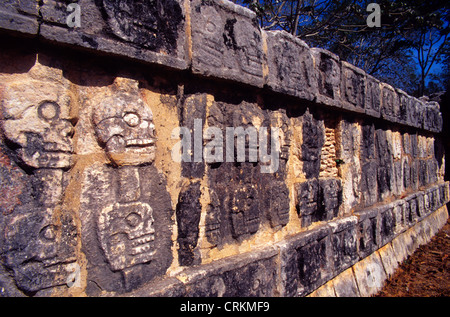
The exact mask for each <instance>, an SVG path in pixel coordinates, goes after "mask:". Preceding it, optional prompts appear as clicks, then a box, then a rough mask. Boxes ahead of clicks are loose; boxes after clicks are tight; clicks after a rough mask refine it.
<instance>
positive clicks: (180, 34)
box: [39, 0, 188, 69]
mask: <svg viewBox="0 0 450 317" xmlns="http://www.w3.org/2000/svg"><path fill="white" fill-rule="evenodd" d="M76 3H78V4H79V5H80V13H81V18H80V20H81V21H80V27H74V28H71V27H69V26H68V25H67V23H66V19H67V16H68V15H69V14H70V12H68V11H67V5H68V3H67V2H65V1H57V0H45V1H43V2H42V6H41V8H40V11H41V13H42V24H41V26H40V33H39V34H40V36H42V37H43V38H45V39H47V40H50V41H54V42H58V43H63V44H69V45H74V46H77V47H82V48H88V49H91V50H96V51H100V52H104V53H109V54H113V55H120V56H125V57H127V58H132V59H136V60H140V61H144V62H148V63H155V64H161V65H164V66H168V67H171V68H175V69H186V68H187V67H188V60H187V58H188V57H187V56H188V52H187V42H186V12H185V5H184V0H162V1H158V3H157V4H155V3H153V2H134V1H128V0H121V1H113V0H101V1H94V0H78V1H77V2H76ZM162 8H164V10H162Z"/></svg>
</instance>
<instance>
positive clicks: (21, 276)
mask: <svg viewBox="0 0 450 317" xmlns="http://www.w3.org/2000/svg"><path fill="white" fill-rule="evenodd" d="M52 213H53V212H52V211H51V210H50V209H44V210H39V211H33V213H25V214H19V215H17V216H15V217H14V218H13V219H11V221H10V222H9V223H8V225H7V227H6V230H5V231H6V232H5V238H6V242H5V249H6V250H5V251H7V253H6V266H7V267H9V268H10V269H12V270H13V272H14V275H15V281H16V283H17V286H18V287H19V288H20V289H22V290H25V291H27V292H36V291H38V290H41V289H44V288H49V287H54V286H58V285H64V284H66V283H67V280H68V277H69V275H70V273H71V272H72V269H73V264H74V263H75V261H76V253H75V252H76V246H77V231H76V227H75V224H74V221H73V216H72V215H71V214H69V213H67V212H64V213H63V214H61V215H60V216H59V217H52V216H51V215H52Z"/></svg>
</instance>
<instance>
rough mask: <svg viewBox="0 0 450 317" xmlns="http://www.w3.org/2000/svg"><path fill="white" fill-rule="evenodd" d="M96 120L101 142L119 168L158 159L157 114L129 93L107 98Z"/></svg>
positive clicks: (98, 136) (96, 129)
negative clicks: (155, 124)
mask: <svg viewBox="0 0 450 317" xmlns="http://www.w3.org/2000/svg"><path fill="white" fill-rule="evenodd" d="M92 120H93V124H94V129H95V132H96V135H97V138H98V141H99V143H100V144H101V145H102V146H104V147H105V150H106V153H107V155H108V157H109V158H110V160H111V162H112V163H114V164H115V165H118V166H120V165H140V164H144V163H148V162H152V161H153V160H154V158H155V145H154V144H155V134H154V128H155V126H154V125H153V114H152V112H151V110H150V109H149V108H147V107H146V105H145V104H144V102H143V101H142V100H141V99H139V98H138V97H136V96H135V95H132V94H130V93H127V92H121V93H120V94H118V95H116V96H113V97H107V98H105V99H104V100H103V101H102V102H101V103H100V104H99V105H98V106H96V107H94V111H93V115H92Z"/></svg>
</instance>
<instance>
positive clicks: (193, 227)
mask: <svg viewBox="0 0 450 317" xmlns="http://www.w3.org/2000/svg"><path fill="white" fill-rule="evenodd" d="M200 196H201V191H200V183H199V182H192V183H191V184H189V186H186V188H182V190H181V192H180V194H179V196H178V203H177V206H176V216H177V225H178V237H177V242H178V246H179V247H178V262H179V263H180V265H182V266H190V265H193V264H198V263H196V262H199V261H200V259H199V258H198V256H197V257H196V254H195V253H194V250H195V247H196V246H197V242H198V235H199V222H200V213H201V208H202V206H201V204H200Z"/></svg>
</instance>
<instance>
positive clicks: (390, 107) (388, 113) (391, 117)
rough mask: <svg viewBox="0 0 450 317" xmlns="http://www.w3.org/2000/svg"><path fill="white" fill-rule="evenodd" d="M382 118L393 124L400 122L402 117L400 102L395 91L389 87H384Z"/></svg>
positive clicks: (384, 85) (385, 85)
mask: <svg viewBox="0 0 450 317" xmlns="http://www.w3.org/2000/svg"><path fill="white" fill-rule="evenodd" d="M382 86H383V87H382V90H381V93H382V104H381V116H382V118H383V119H386V120H388V121H391V122H398V120H399V116H400V101H399V97H398V94H397V93H396V91H395V89H394V88H393V87H392V86H390V85H388V84H383V85H382Z"/></svg>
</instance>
